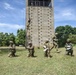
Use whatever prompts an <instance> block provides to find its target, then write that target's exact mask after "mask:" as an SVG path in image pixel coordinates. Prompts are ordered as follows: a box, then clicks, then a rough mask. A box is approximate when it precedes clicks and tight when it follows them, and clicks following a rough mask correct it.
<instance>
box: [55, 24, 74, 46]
mask: <svg viewBox="0 0 76 75" xmlns="http://www.w3.org/2000/svg"><path fill="white" fill-rule="evenodd" d="M55 32H56V33H58V35H57V38H58V44H59V47H62V46H64V45H65V43H66V40H67V39H68V38H69V34H73V33H74V30H73V28H72V27H71V26H69V25H66V26H59V27H57V28H56V29H55Z"/></svg>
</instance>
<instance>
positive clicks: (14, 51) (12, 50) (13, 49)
mask: <svg viewBox="0 0 76 75" xmlns="http://www.w3.org/2000/svg"><path fill="white" fill-rule="evenodd" d="M9 50H10V53H9V55H8V56H9V57H15V53H16V48H15V44H14V43H13V41H10V45H9Z"/></svg>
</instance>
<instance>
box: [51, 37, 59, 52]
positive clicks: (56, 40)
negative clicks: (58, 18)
mask: <svg viewBox="0 0 76 75" xmlns="http://www.w3.org/2000/svg"><path fill="white" fill-rule="evenodd" d="M52 40H53V46H52V48H51V49H53V48H56V51H58V39H57V37H56V36H54V37H53V39H52Z"/></svg>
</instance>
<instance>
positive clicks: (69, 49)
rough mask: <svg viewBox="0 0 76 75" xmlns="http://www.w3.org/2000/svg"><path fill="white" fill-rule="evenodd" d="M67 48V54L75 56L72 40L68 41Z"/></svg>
mask: <svg viewBox="0 0 76 75" xmlns="http://www.w3.org/2000/svg"><path fill="white" fill-rule="evenodd" d="M65 48H66V52H67V53H66V54H67V55H69V54H71V56H72V55H73V45H72V43H71V41H70V39H67V43H66V45H65Z"/></svg>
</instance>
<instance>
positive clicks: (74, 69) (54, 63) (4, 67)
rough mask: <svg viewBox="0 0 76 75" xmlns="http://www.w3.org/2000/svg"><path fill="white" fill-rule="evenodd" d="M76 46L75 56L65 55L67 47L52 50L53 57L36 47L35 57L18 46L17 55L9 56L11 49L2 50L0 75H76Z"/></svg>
mask: <svg viewBox="0 0 76 75" xmlns="http://www.w3.org/2000/svg"><path fill="white" fill-rule="evenodd" d="M75 49H76V47H74V56H72V57H71V56H67V55H65V48H59V51H60V53H56V50H55V49H53V50H52V51H51V55H52V58H46V57H44V51H43V49H35V56H36V57H34V58H31V57H30V58H29V57H27V55H28V51H27V50H25V48H22V47H20V48H17V52H16V55H17V57H12V58H10V57H8V53H9V50H7V49H5V50H1V51H0V75H76V50H75Z"/></svg>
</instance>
